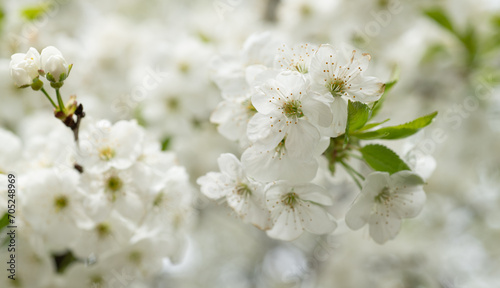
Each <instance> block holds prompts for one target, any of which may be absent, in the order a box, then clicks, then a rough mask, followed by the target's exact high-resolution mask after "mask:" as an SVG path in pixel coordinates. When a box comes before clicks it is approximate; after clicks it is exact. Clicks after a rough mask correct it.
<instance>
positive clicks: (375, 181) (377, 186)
mask: <svg viewBox="0 0 500 288" xmlns="http://www.w3.org/2000/svg"><path fill="white" fill-rule="evenodd" d="M389 186H390V175H389V173H387V172H378V171H375V172H372V173H370V174H369V175H368V177H366V180H365V183H363V189H362V190H361V193H363V194H364V195H366V196H367V197H368V198H374V197H375V196H377V195H378V194H379V193H380V192H382V190H383V189H384V188H387V187H389ZM372 200H373V199H372Z"/></svg>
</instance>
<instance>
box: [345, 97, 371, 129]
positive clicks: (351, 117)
mask: <svg viewBox="0 0 500 288" xmlns="http://www.w3.org/2000/svg"><path fill="white" fill-rule="evenodd" d="M370 115H371V109H370V107H368V105H366V104H363V103H361V102H358V101H354V102H352V101H351V100H349V103H348V104H347V126H346V132H353V131H357V130H359V129H361V128H363V126H365V124H366V122H368V119H370Z"/></svg>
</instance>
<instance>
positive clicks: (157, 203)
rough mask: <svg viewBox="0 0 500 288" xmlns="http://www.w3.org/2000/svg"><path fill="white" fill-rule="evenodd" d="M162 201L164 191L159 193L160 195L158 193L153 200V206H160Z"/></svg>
mask: <svg viewBox="0 0 500 288" xmlns="http://www.w3.org/2000/svg"><path fill="white" fill-rule="evenodd" d="M162 202H163V192H161V193H158V195H156V197H155V200H153V206H160V204H161V203H162Z"/></svg>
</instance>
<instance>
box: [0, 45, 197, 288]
mask: <svg viewBox="0 0 500 288" xmlns="http://www.w3.org/2000/svg"><path fill="white" fill-rule="evenodd" d="M37 53H38V52H37V51H36V50H35V49H34V48H32V49H30V50H29V51H28V53H27V54H15V55H13V56H12V61H11V75H12V77H13V79H14V81H15V82H16V85H18V86H21V87H22V86H25V85H28V82H29V83H35V82H36V81H37V79H38V77H39V76H41V75H42V74H44V75H45V77H46V78H47V79H48V80H49V81H51V86H55V87H54V88H55V89H56V91H57V97H58V100H61V101H60V102H59V103H62V96H61V95H60V93H59V90H58V89H59V88H60V86H58V85H52V83H53V82H52V80H51V79H59V80H60V81H56V82H55V83H61V82H62V81H63V80H64V79H66V78H65V77H66V76H67V74H64V73H65V72H61V70H60V68H61V67H65V68H64V69H67V65H66V64H65V63H66V61H65V60H64V58H62V54H60V52H58V50H57V49H56V48H54V47H48V48H46V49H44V50H43V51H42V55H41V56H39V55H38V54H37ZM40 58H41V62H40ZM40 63H41V64H40ZM58 65H59V66H58ZM58 67H59V68H58ZM58 69H59V70H58ZM65 71H66V70H65ZM67 73H69V70H67ZM62 75H66V76H62ZM23 77H24V78H26V79H25V80H26V81H25V80H23V79H24V78H23ZM28 80H29V81H28ZM23 81H24V82H23ZM33 85H35V84H31V86H32V87H33ZM28 86H29V85H28ZM38 88H39V87H38ZM42 89H43V88H42ZM34 90H38V89H34ZM47 97H49V96H47ZM49 98H50V97H49ZM72 101H75V100H74V98H70V102H69V103H72ZM75 102H76V101H75ZM71 107H73V106H68V105H65V106H62V105H61V106H58V105H54V112H55V115H54V116H55V118H52V117H48V115H43V116H40V117H36V118H28V119H26V120H25V121H26V122H25V123H24V124H23V125H25V129H24V131H27V133H26V135H22V137H18V136H16V135H15V134H13V133H12V132H10V131H8V130H5V129H0V142H2V143H3V146H4V147H8V149H0V182H1V183H4V182H5V183H6V181H7V177H6V174H7V173H10V172H15V173H16V174H17V175H16V177H17V178H18V179H19V181H18V183H19V187H18V190H17V191H18V193H17V199H19V202H20V203H19V205H18V209H17V211H18V213H17V214H16V223H17V225H18V227H19V229H20V231H19V234H21V235H22V238H21V239H20V241H21V243H20V245H22V248H21V249H22V254H21V256H20V257H22V259H21V260H20V262H22V263H23V264H22V267H20V268H19V269H20V270H21V271H22V272H21V273H19V274H20V275H19V276H18V278H17V280H18V281H20V282H21V283H23V285H25V286H23V287H52V286H54V285H56V283H57V285H58V286H57V287H69V286H71V287H82V288H83V287H114V286H113V285H115V284H113V281H114V282H116V281H117V279H116V275H121V277H125V278H126V279H128V280H127V281H129V283H132V282H134V281H136V280H137V281H138V282H140V280H141V279H146V278H147V277H150V276H151V275H154V274H156V273H158V272H160V271H161V269H162V267H163V261H164V260H165V259H166V258H169V259H170V261H172V262H177V261H179V260H180V259H181V258H182V256H183V254H184V251H185V248H186V238H187V234H186V233H187V231H188V228H189V226H190V223H191V220H192V218H193V217H192V216H193V215H194V212H195V211H194V210H193V207H192V203H193V195H194V194H193V187H192V185H191V184H190V182H189V176H188V173H187V171H186V169H185V168H184V167H182V166H180V164H179V161H178V159H177V156H176V154H175V153H174V152H167V151H162V148H161V145H160V143H158V142H156V141H155V140H154V139H153V138H151V136H150V135H149V134H148V133H146V130H145V129H144V128H143V127H141V126H139V125H138V123H137V121H136V120H122V121H118V122H116V123H114V124H113V123H111V122H110V121H108V120H99V121H98V120H93V119H89V120H88V121H83V122H82V123H81V127H80V123H79V121H80V119H81V118H78V119H79V120H78V126H77V127H76V129H72V130H73V131H70V130H68V129H67V128H65V127H64V126H63V125H61V123H60V122H59V123H58V119H56V118H59V119H60V120H62V119H61V118H60V117H59V116H60V114H59V113H58V112H61V111H63V110H64V111H65V112H64V113H65V116H66V117H67V118H66V119H65V121H64V124H66V126H68V125H67V124H68V121H69V120H68V119H72V118H71V117H72V116H73V114H75V115H76V112H75V109H73V108H76V107H73V108H71ZM70 108H71V109H73V110H72V111H70ZM65 109H66V110H65ZM72 132H73V133H72ZM6 187H7V185H6V184H5V185H3V184H2V187H1V189H4V188H6ZM3 192H5V193H3ZM6 202H7V193H6V191H3V190H2V193H1V194H0V203H6ZM5 207H7V205H2V206H1V208H0V209H1V210H0V213H1V214H2V215H4V213H6V211H4V210H3V209H4V208H5ZM6 252H7V250H6V249H3V250H2V251H1V252H0V253H6ZM28 271H29V273H28ZM34 274H36V275H34ZM75 279H78V281H75ZM2 281H3V279H2ZM30 281H36V282H33V283H31V282H30ZM61 283H62V284H61Z"/></svg>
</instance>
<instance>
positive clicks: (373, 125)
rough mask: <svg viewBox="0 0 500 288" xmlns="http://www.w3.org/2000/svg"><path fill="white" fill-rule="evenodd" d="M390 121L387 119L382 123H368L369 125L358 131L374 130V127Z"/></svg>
mask: <svg viewBox="0 0 500 288" xmlns="http://www.w3.org/2000/svg"><path fill="white" fill-rule="evenodd" d="M389 120H391V119H389V118H387V119H385V120H384V121H382V122H375V123H368V124H366V125H365V126H364V127H363V128H361V129H359V130H358V131H366V130H369V129H372V128H374V127H377V126H379V125H382V124H384V123H385V122H387V121H389Z"/></svg>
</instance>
